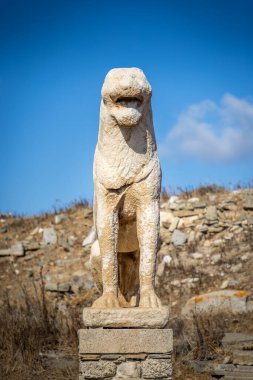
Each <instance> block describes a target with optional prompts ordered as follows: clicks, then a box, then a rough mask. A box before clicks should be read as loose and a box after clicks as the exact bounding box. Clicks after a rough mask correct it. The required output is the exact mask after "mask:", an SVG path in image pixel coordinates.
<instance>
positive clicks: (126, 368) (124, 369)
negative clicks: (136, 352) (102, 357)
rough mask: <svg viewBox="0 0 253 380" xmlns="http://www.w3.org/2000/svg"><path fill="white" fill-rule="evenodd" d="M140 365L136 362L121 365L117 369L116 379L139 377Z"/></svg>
mask: <svg viewBox="0 0 253 380" xmlns="http://www.w3.org/2000/svg"><path fill="white" fill-rule="evenodd" d="M140 372H141V371H140V365H139V363H137V362H125V363H121V364H120V365H119V366H118V368H117V373H116V378H117V379H135V378H139V377H140Z"/></svg>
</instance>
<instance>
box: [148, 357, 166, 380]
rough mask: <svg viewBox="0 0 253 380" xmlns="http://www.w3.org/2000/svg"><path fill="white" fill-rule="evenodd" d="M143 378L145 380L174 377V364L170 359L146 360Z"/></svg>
mask: <svg viewBox="0 0 253 380" xmlns="http://www.w3.org/2000/svg"><path fill="white" fill-rule="evenodd" d="M141 368H142V376H143V377H144V378H145V379H153V378H157V377H158V378H163V377H169V376H171V375H172V363H171V360H169V359H146V360H145V361H144V362H143V363H142V364H141Z"/></svg>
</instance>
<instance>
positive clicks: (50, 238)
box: [43, 227, 57, 244]
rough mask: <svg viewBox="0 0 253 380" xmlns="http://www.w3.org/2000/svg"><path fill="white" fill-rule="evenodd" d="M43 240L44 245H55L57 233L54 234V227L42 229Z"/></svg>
mask: <svg viewBox="0 0 253 380" xmlns="http://www.w3.org/2000/svg"><path fill="white" fill-rule="evenodd" d="M43 240H44V242H45V243H46V244H56V243H57V233H56V231H55V229H54V227H49V228H44V230H43Z"/></svg>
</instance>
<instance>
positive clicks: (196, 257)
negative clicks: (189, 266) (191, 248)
mask: <svg viewBox="0 0 253 380" xmlns="http://www.w3.org/2000/svg"><path fill="white" fill-rule="evenodd" d="M191 256H192V258H193V259H195V260H199V259H203V254H202V253H199V252H194V253H192V254H191Z"/></svg>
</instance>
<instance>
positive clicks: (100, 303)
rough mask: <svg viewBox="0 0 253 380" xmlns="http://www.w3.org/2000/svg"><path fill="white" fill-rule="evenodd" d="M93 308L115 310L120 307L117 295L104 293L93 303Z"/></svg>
mask: <svg viewBox="0 0 253 380" xmlns="http://www.w3.org/2000/svg"><path fill="white" fill-rule="evenodd" d="M92 307H94V308H99V309H114V308H118V307H120V305H119V300H118V297H117V296H116V294H114V293H104V294H103V295H102V296H101V297H99V298H98V299H97V300H96V301H94V302H93V305H92Z"/></svg>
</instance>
